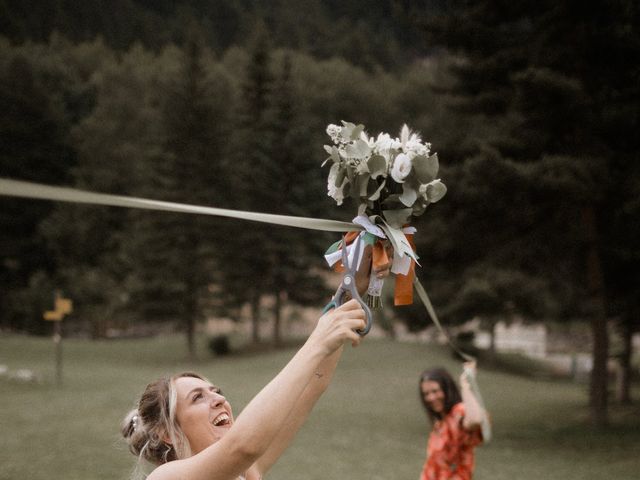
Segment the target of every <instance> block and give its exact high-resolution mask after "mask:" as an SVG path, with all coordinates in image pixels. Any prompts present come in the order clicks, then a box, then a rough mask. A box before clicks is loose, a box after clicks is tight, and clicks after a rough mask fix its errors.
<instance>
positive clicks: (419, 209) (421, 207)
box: [412, 201, 429, 217]
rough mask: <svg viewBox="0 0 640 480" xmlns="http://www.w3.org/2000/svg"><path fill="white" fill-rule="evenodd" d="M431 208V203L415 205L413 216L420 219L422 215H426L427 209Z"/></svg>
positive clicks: (417, 203) (422, 202)
mask: <svg viewBox="0 0 640 480" xmlns="http://www.w3.org/2000/svg"><path fill="white" fill-rule="evenodd" d="M428 206H429V203H427V202H424V201H421V202H416V203H415V204H414V205H413V212H412V213H413V216H414V217H419V216H420V215H422V214H423V213H424V211H425V210H426V209H427V207H428Z"/></svg>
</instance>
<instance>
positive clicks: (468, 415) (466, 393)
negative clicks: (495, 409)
mask: <svg viewBox="0 0 640 480" xmlns="http://www.w3.org/2000/svg"><path fill="white" fill-rule="evenodd" d="M460 394H461V395H462V403H463V404H464V412H465V413H464V419H463V421H462V425H463V427H464V428H465V429H467V430H471V429H473V428H476V427H479V426H480V425H481V424H482V422H483V421H484V418H485V415H486V412H485V411H484V409H483V408H482V407H481V406H480V403H479V402H478V400H477V399H476V397H475V395H474V394H473V391H472V390H471V387H470V386H469V384H468V383H465V384H463V385H462V386H461V388H460Z"/></svg>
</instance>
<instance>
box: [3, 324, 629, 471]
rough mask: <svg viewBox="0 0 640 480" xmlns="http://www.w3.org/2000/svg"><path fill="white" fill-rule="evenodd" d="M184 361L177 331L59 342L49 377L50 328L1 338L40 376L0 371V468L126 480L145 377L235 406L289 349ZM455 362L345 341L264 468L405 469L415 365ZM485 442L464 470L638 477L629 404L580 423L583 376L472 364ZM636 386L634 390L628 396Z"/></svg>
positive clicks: (409, 467) (410, 349)
mask: <svg viewBox="0 0 640 480" xmlns="http://www.w3.org/2000/svg"><path fill="white" fill-rule="evenodd" d="M200 352H201V357H202V359H201V360H200V361H199V362H197V363H195V364H194V363H189V362H187V361H185V357H186V356H185V348H184V346H183V339H182V337H179V336H168V337H157V338H152V339H144V340H140V339H137V340H117V341H116V340H111V341H95V342H92V341H86V340H65V342H64V385H63V386H62V387H57V386H56V385H55V383H54V367H53V346H52V342H51V340H50V339H42V338H28V337H22V336H4V337H0V364H3V365H7V366H8V367H9V369H10V371H15V370H16V369H18V368H29V369H32V370H34V371H35V372H36V373H37V374H38V375H40V377H41V378H42V381H41V382H40V383H24V382H18V381H15V380H9V379H7V378H6V377H0V404H1V405H2V407H1V410H0V438H1V442H0V479H2V480H9V479H11V480H14V479H16V480H17V479H30V480H56V479H61V480H63V479H64V480H91V479H123V480H124V479H126V478H127V477H128V474H129V472H130V471H131V469H132V467H133V464H134V457H133V456H132V455H131V454H129V453H128V451H127V449H126V447H125V445H124V442H123V441H121V440H120V436H119V424H120V421H121V419H122V417H123V416H124V414H125V413H126V412H127V411H128V410H129V409H130V408H131V407H132V406H133V402H134V401H135V400H136V399H137V397H138V395H139V393H140V392H141V390H142V389H143V388H144V385H145V384H146V383H147V382H148V381H150V380H151V379H154V378H155V377H156V376H158V375H160V374H163V373H167V372H176V371H181V370H185V369H189V370H196V371H198V372H201V373H204V374H205V375H207V376H208V377H209V378H210V379H211V380H213V381H214V382H216V383H218V384H219V385H221V386H222V388H223V389H224V391H225V394H226V395H227V397H228V398H229V400H230V401H231V404H232V405H233V406H234V411H235V413H236V414H237V413H238V412H239V411H240V410H241V409H242V406H244V405H245V404H246V402H248V401H249V399H250V398H251V397H252V396H253V395H254V394H255V393H256V392H257V391H258V390H259V389H260V388H261V387H262V386H263V385H264V384H265V383H266V382H268V380H269V379H270V378H271V377H272V376H273V375H274V374H275V373H276V372H277V371H278V370H279V369H280V368H281V367H282V366H283V365H284V364H285V363H286V362H287V360H288V359H289V357H290V356H291V355H292V353H293V350H285V351H278V352H266V353H261V354H256V355H241V356H231V357H225V358H223V359H217V358H212V357H210V356H209V355H208V352H206V350H205V348H204V347H202V348H201V349H200ZM434 364H443V365H445V366H447V367H449V368H451V369H452V370H453V371H458V370H459V368H460V367H459V364H457V363H456V362H454V361H453V360H452V359H451V357H450V355H449V354H448V352H447V351H446V350H444V349H441V348H438V347H433V346H426V345H417V344H403V343H395V342H392V341H384V340H370V341H368V342H365V344H363V345H362V346H361V347H360V348H358V349H351V348H349V349H348V351H347V352H346V354H345V356H344V357H343V361H342V363H341V365H340V367H339V371H338V373H337V374H336V377H335V380H334V383H333V385H332V386H331V388H330V390H329V391H328V392H327V394H326V395H325V396H324V397H323V398H322V399H321V401H320V402H319V403H318V405H317V407H316V409H315V410H314V412H313V414H312V417H311V418H310V420H309V422H308V423H307V424H306V425H305V426H304V427H303V430H302V431H301V432H300V434H299V436H298V437H297V439H296V441H295V443H294V445H293V446H292V447H291V448H290V449H289V450H288V452H287V453H286V454H285V456H284V457H283V458H282V459H281V460H280V462H279V463H278V464H277V465H276V466H275V467H274V469H273V470H272V472H271V473H270V475H269V478H272V479H279V480H294V479H295V480H299V479H304V480H326V479H340V480H342V479H349V480H365V479H366V480H373V479H385V480H386V479H412V480H413V479H417V478H418V475H419V472H420V468H421V466H422V463H423V461H424V450H425V442H426V437H427V433H428V424H427V421H426V418H425V416H424V413H423V411H422V409H421V406H420V404H419V400H418V397H417V384H416V379H417V376H418V375H419V372H420V371H421V370H422V369H424V368H425V367H427V366H430V365H434ZM479 383H480V386H481V388H482V391H483V395H484V397H485V402H486V403H487V405H488V407H489V409H490V410H491V414H492V418H493V423H494V435H495V439H494V441H493V442H491V443H490V444H488V445H486V446H483V447H481V448H479V449H478V450H477V470H476V476H475V479H476V480H483V479H486V480H500V479H505V480H507V479H509V480H512V479H520V480H528V479H531V480H533V479H535V480H541V479H562V480H573V479H582V480H584V479H594V480H596V479H598V480H600V479H603V478H607V479H612V480H613V479H617V480H625V479H628V480H631V479H638V478H640V448H639V447H640V415H639V413H640V412H639V411H638V407H637V406H635V407H626V408H625V409H620V408H619V407H613V408H612V427H611V428H610V429H609V430H607V431H602V432H594V431H592V430H591V429H590V428H589V427H588V424H587V421H586V416H587V410H586V386H585V385H577V384H573V383H568V382H560V381H542V380H533V379H530V378H524V377H516V376H513V375H508V374H505V373H500V372H496V371H486V370H483V369H482V365H481V366H480V374H479ZM638 393H639V392H638V391H637V390H636V391H635V392H634V395H635V398H638Z"/></svg>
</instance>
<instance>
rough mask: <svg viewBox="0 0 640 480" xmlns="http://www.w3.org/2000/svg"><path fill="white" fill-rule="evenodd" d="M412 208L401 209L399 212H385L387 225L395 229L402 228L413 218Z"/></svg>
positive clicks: (383, 213)
mask: <svg viewBox="0 0 640 480" xmlns="http://www.w3.org/2000/svg"><path fill="white" fill-rule="evenodd" d="M412 211H413V209H412V208H401V209H398V210H384V211H383V212H382V215H383V217H384V219H385V220H386V221H387V223H388V224H389V225H390V226H392V227H393V228H402V227H403V226H404V225H406V224H407V223H408V222H409V219H410V218H411V213H412Z"/></svg>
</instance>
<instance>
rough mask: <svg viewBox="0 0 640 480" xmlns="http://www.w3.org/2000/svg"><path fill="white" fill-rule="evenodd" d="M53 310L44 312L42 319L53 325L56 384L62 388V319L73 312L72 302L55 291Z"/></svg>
mask: <svg viewBox="0 0 640 480" xmlns="http://www.w3.org/2000/svg"><path fill="white" fill-rule="evenodd" d="M53 303H54V307H55V309H54V310H48V311H46V312H44V314H43V315H42V318H43V319H44V320H47V321H50V322H54V323H53V345H54V352H55V353H54V355H55V365H56V383H57V385H58V386H62V319H63V318H64V316H65V315H68V314H70V313H71V312H72V311H73V302H72V301H71V300H69V299H68V298H63V297H62V293H61V292H60V291H59V290H56V292H55V294H54V301H53Z"/></svg>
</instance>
